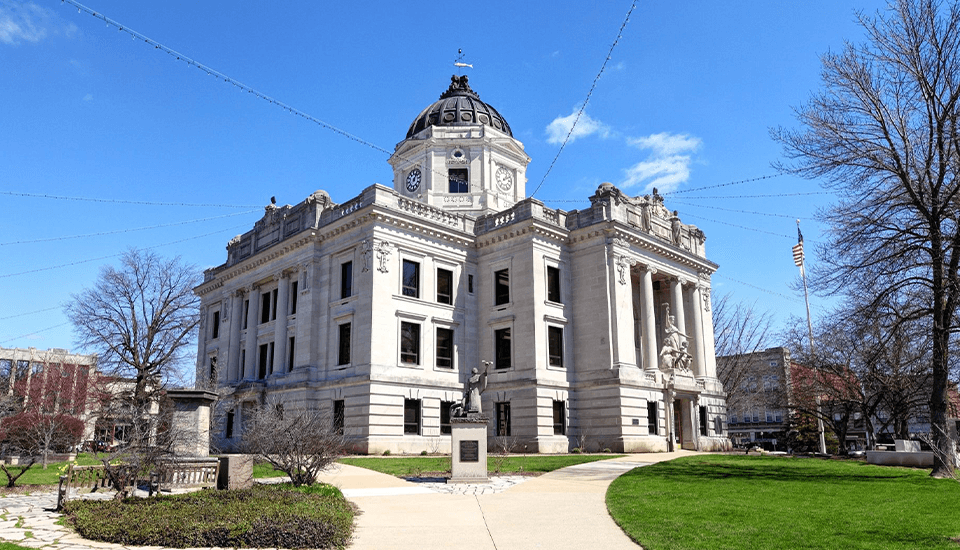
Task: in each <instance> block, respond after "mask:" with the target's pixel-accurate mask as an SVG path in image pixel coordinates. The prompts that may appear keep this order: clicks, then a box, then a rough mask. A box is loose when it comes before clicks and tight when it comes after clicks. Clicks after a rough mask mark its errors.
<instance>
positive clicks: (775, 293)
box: [711, 273, 803, 304]
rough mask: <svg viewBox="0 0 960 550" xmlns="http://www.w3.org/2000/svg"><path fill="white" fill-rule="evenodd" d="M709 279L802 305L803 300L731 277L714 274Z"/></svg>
mask: <svg viewBox="0 0 960 550" xmlns="http://www.w3.org/2000/svg"><path fill="white" fill-rule="evenodd" d="M711 277H714V278H718V279H726V280H728V281H730V282H733V283H737V284H740V285H743V286H748V287H750V288H752V289H754V290H759V291H760V292H764V293H766V294H770V295H773V296H777V297H778V298H783V299H784V300H789V301H791V302H794V303H797V304H802V303H803V300H799V299H797V298H795V297H792V296H787V295H786V294H781V293H779V292H774V291H772V290H768V289H766V288H761V287H759V286H757V285H752V284H750V283H747V282H744V281H740V280H738V279H734V278H733V277H728V276H726V275H720V274H718V273H714V274H713V275H711Z"/></svg>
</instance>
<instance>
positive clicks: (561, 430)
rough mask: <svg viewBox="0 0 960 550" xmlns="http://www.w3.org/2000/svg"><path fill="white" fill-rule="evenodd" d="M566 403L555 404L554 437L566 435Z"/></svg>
mask: <svg viewBox="0 0 960 550" xmlns="http://www.w3.org/2000/svg"><path fill="white" fill-rule="evenodd" d="M565 417H566V403H565V402H563V401H554V402H553V433H554V435H566V433H567V422H566V418H565Z"/></svg>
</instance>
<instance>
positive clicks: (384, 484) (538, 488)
mask: <svg viewBox="0 0 960 550" xmlns="http://www.w3.org/2000/svg"><path fill="white" fill-rule="evenodd" d="M693 454H696V453H693V452H690V451H680V452H676V453H649V454H635V455H628V456H625V457H622V458H616V459H612V460H604V461H600V462H593V463H589V464H580V465H578V466H571V467H568V468H563V469H561V470H556V471H554V472H550V473H548V474H544V475H542V476H539V477H534V478H526V480H524V481H522V482H519V483H518V481H520V480H518V479H515V478H513V479H510V480H500V483H498V484H491V485H485V486H474V487H470V488H466V489H467V492H468V493H473V494H450V493H449V491H450V490H451V488H450V487H448V486H442V485H441V486H438V485H435V484H430V483H412V482H408V481H404V480H402V479H399V478H396V477H393V476H390V475H386V474H381V473H378V472H374V471H372V470H365V469H363V468H356V467H354V466H347V465H343V464H341V465H338V466H337V469H336V470H334V471H331V472H329V473H327V474H325V475H323V476H322V481H324V482H326V483H331V484H333V485H336V486H337V487H339V488H340V489H341V490H342V491H343V493H344V495H345V496H346V497H347V498H348V499H350V500H351V501H352V502H354V503H356V504H357V506H359V508H360V511H361V513H360V514H359V515H358V516H357V518H356V521H357V525H356V531H355V533H354V540H353V544H351V546H350V549H351V550H374V549H376V550H392V549H397V550H399V549H410V550H431V549H438V548H443V549H446V548H457V549H467V550H472V549H477V550H486V549H491V550H524V549H528V548H549V549H552V550H562V549H566V548H570V549H574V548H576V549H578V550H579V549H582V548H603V549H605V550H608V549H609V550H617V549H632V550H636V549H638V548H640V547H639V546H637V545H636V544H634V543H633V542H632V541H631V540H630V539H629V538H628V537H627V536H626V535H624V534H623V532H622V531H621V530H620V528H619V527H618V526H617V525H616V524H615V523H614V522H613V520H612V519H611V518H610V516H609V515H608V514H607V507H606V504H605V502H604V495H605V494H606V490H607V487H608V486H609V485H610V482H612V481H613V480H614V479H616V478H617V477H618V476H619V475H621V474H623V473H624V472H626V471H628V470H630V469H632V468H635V467H638V466H646V465H649V464H653V463H655V462H661V461H665V460H672V459H674V458H677V457H679V456H689V455H693ZM458 489H460V490H463V488H459V487H458ZM104 496H106V495H104ZM54 506H56V494H55V493H45V494H39V495H12V496H7V497H2V498H0V540H6V541H11V542H16V543H17V544H20V545H23V546H28V547H32V548H45V549H49V550H123V549H125V548H127V547H124V546H121V545H118V544H106V543H100V542H93V541H88V540H84V539H81V538H80V537H78V536H77V535H75V534H73V533H72V532H71V531H70V530H69V529H67V528H66V527H63V526H60V525H57V523H56V521H57V519H59V517H60V514H57V513H56V512H53V511H52V508H53V507H54ZM150 550H160V549H159V548H158V547H151V548H150Z"/></svg>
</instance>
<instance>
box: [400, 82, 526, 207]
mask: <svg viewBox="0 0 960 550" xmlns="http://www.w3.org/2000/svg"><path fill="white" fill-rule="evenodd" d="M388 162H389V163H390V165H391V166H393V187H394V189H395V190H396V191H397V192H398V193H401V194H402V195H404V196H406V197H409V198H411V199H414V200H418V201H421V202H424V203H427V204H429V205H431V206H435V207H437V208H442V209H444V210H448V211H450V212H455V213H462V214H469V215H472V216H480V215H483V214H490V213H493V212H499V211H501V210H506V209H508V208H510V207H511V206H513V205H514V204H516V203H517V202H518V201H520V200H523V199H524V198H526V183H527V179H526V168H527V164H528V163H529V162H530V158H529V157H527V155H526V153H525V152H524V150H523V144H522V143H520V142H519V141H517V140H516V139H514V137H513V132H511V131H510V125H509V124H507V121H506V120H504V118H503V117H502V116H500V113H498V112H497V110H496V109H494V108H493V107H492V106H490V105H488V104H486V103H484V102H483V101H481V100H480V96H479V95H477V93H476V92H474V91H473V90H471V89H470V85H469V84H467V77H466V76H456V75H455V76H453V77H451V82H450V87H449V88H448V89H447V91H445V92H443V94H441V95H440V99H438V100H437V101H436V102H434V103H433V104H432V105H430V106H429V107H427V108H426V109H424V110H423V111H422V112H421V113H420V114H419V115H418V116H417V118H416V119H415V120H414V121H413V124H411V125H410V129H409V130H408V131H407V137H406V139H404V140H403V141H401V142H400V143H398V144H397V147H396V150H395V151H394V153H393V155H391V156H390V159H389V160H388Z"/></svg>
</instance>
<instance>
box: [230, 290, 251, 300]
mask: <svg viewBox="0 0 960 550" xmlns="http://www.w3.org/2000/svg"><path fill="white" fill-rule="evenodd" d="M248 292H250V290H249V289H247V288H238V289H236V290H234V291H233V295H234V296H236V297H237V298H243V297H244V296H246V295H247V293H248Z"/></svg>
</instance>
